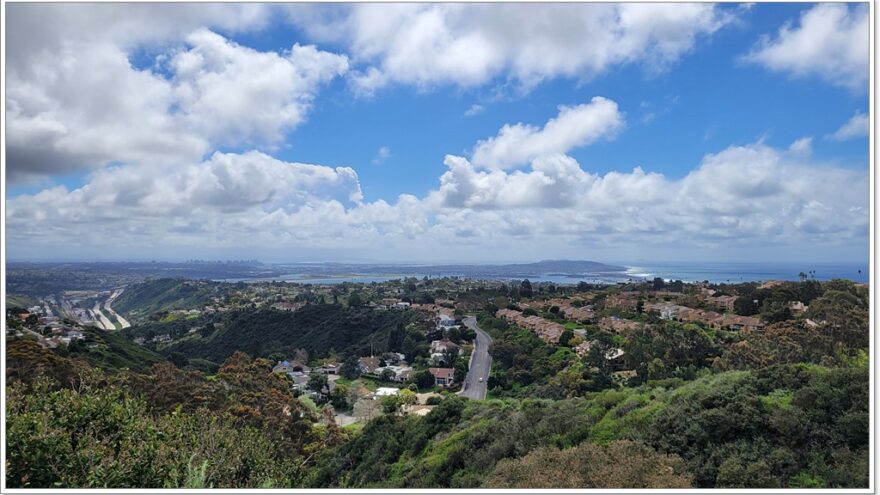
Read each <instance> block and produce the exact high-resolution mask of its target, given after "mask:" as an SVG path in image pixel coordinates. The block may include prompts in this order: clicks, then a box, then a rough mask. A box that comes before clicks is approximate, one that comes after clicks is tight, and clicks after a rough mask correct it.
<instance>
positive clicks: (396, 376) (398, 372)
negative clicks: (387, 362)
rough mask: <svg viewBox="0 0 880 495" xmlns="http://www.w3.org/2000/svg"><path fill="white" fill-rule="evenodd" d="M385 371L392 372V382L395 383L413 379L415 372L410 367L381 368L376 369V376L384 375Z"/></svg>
mask: <svg viewBox="0 0 880 495" xmlns="http://www.w3.org/2000/svg"><path fill="white" fill-rule="evenodd" d="M385 370H390V371H391V373H392V376H391V380H392V381H395V382H405V381H408V380H409V379H410V378H412V376H413V373H415V370H413V369H412V368H410V367H409V366H381V367H379V368H376V371H375V374H377V375H382V373H383V372H384V371H385Z"/></svg>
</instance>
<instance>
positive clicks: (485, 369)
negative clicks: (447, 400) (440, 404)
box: [461, 316, 492, 400]
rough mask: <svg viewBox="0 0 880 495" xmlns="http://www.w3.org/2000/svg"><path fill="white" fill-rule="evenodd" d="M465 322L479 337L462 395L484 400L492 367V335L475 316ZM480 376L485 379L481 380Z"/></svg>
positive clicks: (475, 343) (475, 344)
mask: <svg viewBox="0 0 880 495" xmlns="http://www.w3.org/2000/svg"><path fill="white" fill-rule="evenodd" d="M462 321H464V324H465V325H467V327H468V328H470V329H471V330H473V331H474V332H476V333H477V339H476V341H475V342H474V353H473V359H471V366H470V368H469V369H468V374H467V377H466V378H465V380H464V388H463V389H462V391H461V395H462V397H467V398H468V399H477V400H482V399H485V398H486V383H487V382H488V381H489V370H490V369H491V367H492V356H490V355H489V345H491V344H492V337H489V335H488V334H486V332H484V331H483V330H481V329H480V327H478V326H477V319H476V318H474V317H473V316H470V317H467V318H465V319H464V320H462ZM480 378H482V379H483V381H482V382H481V381H480Z"/></svg>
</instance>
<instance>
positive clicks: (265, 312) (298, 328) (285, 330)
mask: <svg viewBox="0 0 880 495" xmlns="http://www.w3.org/2000/svg"><path fill="white" fill-rule="evenodd" d="M215 318H216V319H215V320H213V321H210V320H208V319H207V317H202V318H199V319H196V320H191V321H189V322H180V321H178V322H170V323H149V324H145V325H141V326H138V327H132V328H130V329H128V330H126V332H125V335H126V336H127V337H129V338H134V337H136V336H144V335H161V334H164V333H168V334H169V335H171V337H172V338H173V339H174V340H173V341H172V342H171V344H169V345H166V346H164V347H161V348H159V349H158V350H159V352H161V353H162V354H165V355H168V354H170V353H172V352H181V353H183V354H184V355H186V356H187V357H188V358H190V359H193V358H201V359H207V360H209V361H213V362H216V363H219V362H221V361H223V360H224V359H225V358H227V357H228V356H230V355H232V354H233V353H234V352H236V351H243V352H246V353H248V354H249V355H251V356H253V357H258V356H260V357H266V356H268V355H269V354H272V353H275V352H280V353H282V354H287V355H292V354H293V351H294V350H295V349H305V350H306V351H308V353H309V354H310V355H311V356H314V357H322V356H328V355H331V354H333V353H334V352H335V353H340V354H344V355H348V354H352V353H354V354H357V355H368V354H369V352H370V344H371V341H372V346H373V351H374V352H376V353H378V352H383V351H385V350H396V351H399V352H403V353H412V352H416V348H417V347H418V346H420V345H421V346H424V345H425V343H424V336H421V337H420V338H419V336H408V335H407V331H406V329H405V327H406V325H407V324H408V323H410V322H411V321H413V319H414V318H415V315H414V314H413V313H411V312H409V311H375V310H372V309H369V308H348V307H342V306H338V305H330V304H321V305H310V306H306V307H304V308H302V309H300V310H298V311H295V312H290V311H278V310H272V309H256V310H253V309H247V310H237V311H230V312H229V313H227V314H222V315H218V316H216V317H215ZM209 324H211V325H214V328H215V330H213V332H211V331H210V330H207V328H206V327H208V325H209ZM191 328H198V329H199V331H197V332H192V333H190V332H188V330H189V329H191Z"/></svg>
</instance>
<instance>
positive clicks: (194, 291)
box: [113, 278, 217, 319]
mask: <svg viewBox="0 0 880 495" xmlns="http://www.w3.org/2000/svg"><path fill="white" fill-rule="evenodd" d="M216 286H217V284H213V283H210V282H205V281H195V280H181V279H173V278H160V279H156V280H148V281H146V282H141V283H138V284H134V285H131V286H129V287H127V288H126V289H125V291H124V292H123V293H122V294H121V295H120V296H119V297H118V298H117V299H116V300H115V301H114V302H113V309H114V310H115V311H117V312H118V313H121V314H123V315H125V316H129V317H131V318H132V319H138V318H143V317H144V316H147V315H149V314H151V313H155V312H158V311H168V310H173V309H189V308H197V307H201V306H202V305H204V304H206V303H208V302H210V301H211V298H212V297H214V294H215V293H216V291H215V289H216Z"/></svg>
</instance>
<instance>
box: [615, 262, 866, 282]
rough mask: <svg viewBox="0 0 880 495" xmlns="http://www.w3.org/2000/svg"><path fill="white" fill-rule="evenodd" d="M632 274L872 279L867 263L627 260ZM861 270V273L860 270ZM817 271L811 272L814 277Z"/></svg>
mask: <svg viewBox="0 0 880 495" xmlns="http://www.w3.org/2000/svg"><path fill="white" fill-rule="evenodd" d="M623 265H624V266H626V267H627V274H629V275H630V276H632V277H643V278H649V279H650V278H654V277H661V278H663V279H665V280H682V281H685V282H699V281H703V280H708V281H709V282H713V283H740V282H755V281H766V280H799V274H800V273H801V272H804V273H808V274H809V272H810V271H811V270H812V271H814V272H815V273H814V275H815V278H816V280H831V279H835V278H843V279H847V280H852V281H853V282H868V280H869V272H868V264H867V263H794V262H782V263H765V262H761V263H733V262H716V263H710V262H690V263H681V262H679V263H647V262H646V263H638V264H636V263H623ZM860 270H861V273H860ZM812 276H813V274H810V277H811V278H812Z"/></svg>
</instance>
